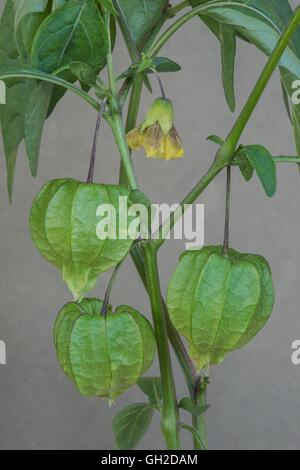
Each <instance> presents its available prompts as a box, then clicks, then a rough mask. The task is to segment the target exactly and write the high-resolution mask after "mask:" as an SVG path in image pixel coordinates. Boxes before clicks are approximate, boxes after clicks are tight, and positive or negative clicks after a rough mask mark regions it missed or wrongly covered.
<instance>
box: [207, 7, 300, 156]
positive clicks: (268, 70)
mask: <svg viewBox="0 0 300 470" xmlns="http://www.w3.org/2000/svg"><path fill="white" fill-rule="evenodd" d="M299 21H300V7H297V8H296V10H295V12H294V15H293V17H292V19H291V21H290V23H289V24H288V26H287V27H286V29H285V30H284V32H283V34H282V36H281V38H280V39H279V41H278V42H277V45H276V47H275V48H274V50H273V52H272V54H271V55H270V57H269V59H268V61H267V63H266V65H265V67H264V69H263V71H262V73H261V75H260V77H259V79H258V81H257V83H256V85H255V87H254V89H253V91H252V93H251V95H250V96H249V98H248V100H247V102H246V104H245V106H244V108H243V110H242V112H241V114H240V116H239V117H238V119H237V121H236V123H235V125H234V126H233V128H232V130H231V131H230V133H229V135H228V137H227V139H226V140H225V142H224V143H223V145H222V146H221V148H220V150H219V151H218V153H217V156H216V159H217V160H219V161H223V162H225V163H226V164H227V163H229V162H230V160H231V159H232V156H233V152H234V150H235V148H236V146H237V144H238V141H239V139H240V137H241V135H242V132H243V130H244V129H245V126H246V124H247V123H248V121H249V119H250V117H251V115H252V113H253V111H254V109H255V107H256V105H257V103H258V101H259V99H260V97H261V95H262V93H263V91H264V89H265V88H266V85H267V83H268V81H269V80H270V77H271V76H272V74H273V72H274V70H275V68H276V67H277V65H278V62H279V61H280V58H281V56H282V54H283V52H284V50H285V48H286V47H287V45H288V44H289V42H290V39H291V36H292V35H293V33H294V32H295V29H296V27H297V25H298V23H299Z"/></svg>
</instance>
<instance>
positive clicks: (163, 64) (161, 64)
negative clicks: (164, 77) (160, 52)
mask: <svg viewBox="0 0 300 470" xmlns="http://www.w3.org/2000/svg"><path fill="white" fill-rule="evenodd" d="M152 65H153V66H154V67H155V69H156V71H157V72H159V73H162V72H178V71H179V70H181V67H180V65H179V64H177V63H176V62H174V60H171V59H168V58H166V57H155V59H153V62H152ZM149 72H150V73H151V72H152V70H150V71H149Z"/></svg>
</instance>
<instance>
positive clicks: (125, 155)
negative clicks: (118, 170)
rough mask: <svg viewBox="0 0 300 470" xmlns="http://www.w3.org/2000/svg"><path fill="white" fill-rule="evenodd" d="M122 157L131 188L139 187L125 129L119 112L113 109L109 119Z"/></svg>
mask: <svg viewBox="0 0 300 470" xmlns="http://www.w3.org/2000/svg"><path fill="white" fill-rule="evenodd" d="M109 123H110V126H111V129H112V131H113V134H114V137H115V140H116V143H117V145H118V148H119V152H120V155H121V159H122V165H123V168H124V172H125V175H126V181H128V184H129V186H130V188H131V190H134V189H138V183H137V180H136V177H135V173H134V170H133V166H132V161H131V156H130V152H129V149H128V145H127V142H126V136H125V129H124V124H123V120H122V117H121V115H120V113H119V112H115V111H112V120H111V121H109Z"/></svg>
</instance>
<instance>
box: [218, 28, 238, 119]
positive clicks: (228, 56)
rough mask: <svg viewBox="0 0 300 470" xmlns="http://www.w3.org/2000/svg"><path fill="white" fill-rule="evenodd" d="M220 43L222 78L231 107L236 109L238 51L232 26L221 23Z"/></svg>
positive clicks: (232, 109)
mask: <svg viewBox="0 0 300 470" xmlns="http://www.w3.org/2000/svg"><path fill="white" fill-rule="evenodd" d="M220 44H221V60H222V78H223V87H224V91H225V96H226V100H227V103H228V106H229V109H230V110H231V111H232V112H234V110H235V94H234V64H235V53H236V35H235V31H234V30H233V29H232V27H231V26H228V25H227V24H221V25H220Z"/></svg>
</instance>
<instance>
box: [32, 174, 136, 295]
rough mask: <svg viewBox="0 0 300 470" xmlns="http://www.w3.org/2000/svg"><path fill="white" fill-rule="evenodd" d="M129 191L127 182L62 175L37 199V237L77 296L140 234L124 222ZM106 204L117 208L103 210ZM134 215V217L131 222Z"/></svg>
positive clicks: (34, 215)
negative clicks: (129, 231)
mask: <svg viewBox="0 0 300 470" xmlns="http://www.w3.org/2000/svg"><path fill="white" fill-rule="evenodd" d="M128 196H129V191H128V190H127V188H125V187H123V186H115V185H109V184H106V185H104V184H96V183H92V184H86V183H82V182H80V181H77V180H73V179H57V180H52V181H50V182H49V183H47V184H46V185H45V186H44V187H43V188H42V189H41V191H40V192H39V193H38V195H37V196H36V198H35V200H34V201H33V204H32V208H31V213H30V231H31V237H32V239H33V241H34V243H35V245H36V247H37V248H38V250H39V251H40V253H41V254H42V255H43V256H44V257H45V258H46V259H47V260H48V261H50V263H52V264H54V265H55V266H56V267H58V268H59V269H61V271H62V277H63V280H64V281H65V282H66V283H67V285H68V287H69V289H70V290H71V292H72V293H73V295H74V298H75V299H76V300H80V299H82V298H83V296H84V295H85V294H86V293H87V292H88V291H89V290H91V289H92V288H93V287H94V286H95V284H96V282H97V278H98V276H99V274H100V273H102V272H104V271H107V270H109V269H111V268H113V267H114V266H116V265H117V264H118V263H119V262H120V261H121V260H122V259H123V258H124V257H125V256H126V255H127V253H128V252H129V250H130V248H131V246H132V243H133V241H134V236H132V235H131V236H128V234H127V233H123V231H122V227H121V224H119V220H120V216H121V214H122V215H123V216H124V217H125V216H126V217H127V213H128ZM120 197H123V199H122V201H123V203H122V204H121V206H120ZM103 204H109V207H110V208H111V211H108V212H105V213H104V212H102V215H98V214H99V213H97V210H99V207H101V206H102V207H106V206H103ZM120 207H121V210H119V208H120ZM115 215H116V218H115V219H116V221H115V220H114V216H115ZM132 219H133V217H131V218H130V217H128V223H129V221H130V220H132ZM125 220H126V219H125ZM101 221H102V222H103V225H102V224H101ZM105 221H107V222H108V223H107V224H106V223H105ZM124 227H125V229H127V227H128V225H126V223H125V224H124ZM124 227H123V228H124ZM107 233H108V236H107ZM114 235H115V238H114ZM105 237H106V238H105ZM101 238H103V239H101Z"/></svg>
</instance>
